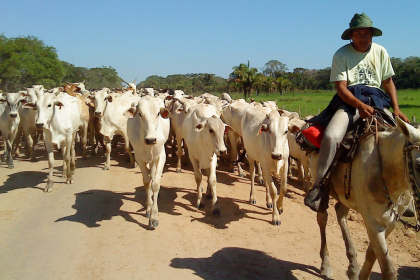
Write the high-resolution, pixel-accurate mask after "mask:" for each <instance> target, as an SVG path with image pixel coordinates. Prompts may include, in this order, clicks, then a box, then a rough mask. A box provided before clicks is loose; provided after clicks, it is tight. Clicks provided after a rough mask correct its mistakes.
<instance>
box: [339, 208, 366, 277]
mask: <svg viewBox="0 0 420 280" xmlns="http://www.w3.org/2000/svg"><path fill="white" fill-rule="evenodd" d="M349 210H350V208H348V207H347V206H345V205H344V204H342V203H341V202H337V204H336V205H335V212H336V213H337V221H338V224H339V225H340V228H341V233H342V234H343V239H344V243H345V244H346V254H347V258H348V259H349V267H348V269H347V277H349V279H357V278H358V276H359V273H360V266H359V263H358V262H357V253H356V250H355V249H354V246H353V242H352V241H351V237H350V233H349V229H348V227H347V216H348V213H349Z"/></svg>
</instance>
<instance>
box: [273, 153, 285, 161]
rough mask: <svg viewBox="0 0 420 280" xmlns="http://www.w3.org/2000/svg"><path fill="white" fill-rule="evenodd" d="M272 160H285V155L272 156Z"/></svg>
mask: <svg viewBox="0 0 420 280" xmlns="http://www.w3.org/2000/svg"><path fill="white" fill-rule="evenodd" d="M271 158H272V159H274V160H281V159H282V158H283V155H281V154H271Z"/></svg>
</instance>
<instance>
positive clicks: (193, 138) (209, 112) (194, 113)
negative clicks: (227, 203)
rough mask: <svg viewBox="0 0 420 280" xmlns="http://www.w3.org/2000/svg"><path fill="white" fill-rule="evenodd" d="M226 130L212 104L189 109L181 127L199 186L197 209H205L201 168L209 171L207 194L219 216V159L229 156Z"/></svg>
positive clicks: (213, 211)
mask: <svg viewBox="0 0 420 280" xmlns="http://www.w3.org/2000/svg"><path fill="white" fill-rule="evenodd" d="M225 129H229V126H226V125H225V124H224V123H223V122H222V120H221V119H220V118H219V117H218V116H217V110H216V108H215V107H214V106H213V105H209V104H198V105H196V106H194V107H192V108H191V109H190V112H188V115H187V116H186V118H185V120H184V123H183V125H182V131H183V132H182V133H183V135H184V140H185V143H186V145H187V147H188V155H189V158H190V160H191V163H192V165H193V168H194V175H195V182H196V183H197V208H202V207H203V206H204V204H203V201H202V196H203V191H202V188H201V187H200V184H201V180H202V174H201V169H206V170H207V176H208V186H207V194H208V195H209V196H210V191H211V196H212V213H213V215H215V216H219V215H220V209H219V203H218V202H217V194H216V165H217V156H218V155H221V154H226V153H227V150H226V146H225V143H224V140H223V136H224V132H225Z"/></svg>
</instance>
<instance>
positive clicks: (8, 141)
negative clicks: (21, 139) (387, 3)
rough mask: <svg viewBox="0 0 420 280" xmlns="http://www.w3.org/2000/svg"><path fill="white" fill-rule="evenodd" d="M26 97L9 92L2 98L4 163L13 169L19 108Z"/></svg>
mask: <svg viewBox="0 0 420 280" xmlns="http://www.w3.org/2000/svg"><path fill="white" fill-rule="evenodd" d="M24 99H25V96H24V95H22V93H20V92H8V93H6V94H4V95H3V96H0V131H1V134H2V135H3V141H4V161H7V165H8V167H9V168H13V167H14V165H13V159H12V154H13V153H12V152H13V151H12V150H13V149H12V146H13V144H14V142H15V139H16V135H17V133H18V130H19V122H20V117H19V113H18V110H19V106H20V104H21V103H22V102H24Z"/></svg>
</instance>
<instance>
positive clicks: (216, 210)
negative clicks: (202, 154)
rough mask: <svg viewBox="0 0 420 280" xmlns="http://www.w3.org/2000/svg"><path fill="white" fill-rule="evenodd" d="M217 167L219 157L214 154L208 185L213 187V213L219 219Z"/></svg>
mask: <svg viewBox="0 0 420 280" xmlns="http://www.w3.org/2000/svg"><path fill="white" fill-rule="evenodd" d="M216 166H217V156H216V155H215V154H214V155H213V160H212V162H211V166H210V168H209V170H208V174H207V176H208V183H209V186H210V187H211V194H212V204H211V205H212V207H211V212H212V213H213V215H214V216H216V217H219V216H220V208H219V202H218V201H217V193H216Z"/></svg>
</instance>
